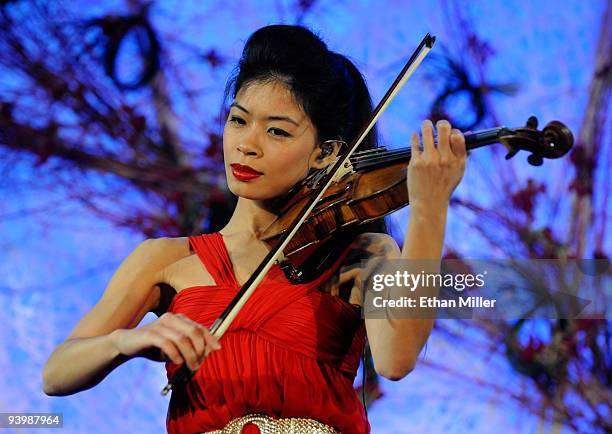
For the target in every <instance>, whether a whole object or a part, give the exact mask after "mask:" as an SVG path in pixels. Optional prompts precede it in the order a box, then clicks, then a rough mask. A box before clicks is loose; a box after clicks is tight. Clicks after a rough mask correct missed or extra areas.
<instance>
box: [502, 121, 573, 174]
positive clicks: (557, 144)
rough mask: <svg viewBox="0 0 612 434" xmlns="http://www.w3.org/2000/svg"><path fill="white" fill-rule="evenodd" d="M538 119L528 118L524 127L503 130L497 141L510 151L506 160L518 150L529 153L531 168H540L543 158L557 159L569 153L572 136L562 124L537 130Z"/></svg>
mask: <svg viewBox="0 0 612 434" xmlns="http://www.w3.org/2000/svg"><path fill="white" fill-rule="evenodd" d="M537 128H538V119H537V118H536V117H535V116H531V117H529V119H527V122H526V124H525V126H524V127H522V128H515V129H504V130H503V133H502V134H501V135H500V137H499V141H500V142H502V143H504V144H505V145H506V146H508V148H509V149H510V152H509V153H508V155H506V160H509V159H510V158H512V157H514V155H516V154H517V153H518V151H520V150H525V151H529V152H531V155H529V157H527V161H528V162H529V164H531V165H532V166H541V165H542V163H543V161H544V158H559V157H562V156H564V155H565V154H567V153H568V152H569V150H570V149H571V147H572V146H573V144H574V135H573V134H572V132H571V131H570V129H569V128H568V127H567V126H566V125H565V124H564V123H562V122H559V121H551V122H549V123H548V124H546V126H545V127H544V129H543V130H542V131H539V130H538V129H537Z"/></svg>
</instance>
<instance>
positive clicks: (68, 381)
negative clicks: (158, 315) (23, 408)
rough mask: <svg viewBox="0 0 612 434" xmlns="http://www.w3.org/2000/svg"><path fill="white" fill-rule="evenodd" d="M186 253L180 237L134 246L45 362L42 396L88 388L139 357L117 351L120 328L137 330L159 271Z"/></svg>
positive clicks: (155, 291)
mask: <svg viewBox="0 0 612 434" xmlns="http://www.w3.org/2000/svg"><path fill="white" fill-rule="evenodd" d="M188 254H189V246H188V244H187V240H186V239H184V238H182V239H181V238H176V239H171V238H159V239H149V240H145V241H143V242H142V243H141V244H140V245H138V247H136V249H134V251H133V252H132V253H131V254H130V255H129V256H128V257H127V258H126V259H125V260H124V261H123V262H122V264H121V265H120V266H119V268H118V269H117V271H116V272H115V273H114V275H113V277H112V279H111V281H110V283H109V284H108V287H107V288H106V290H105V292H104V294H103V296H102V298H101V299H100V300H99V302H98V303H97V304H96V305H95V306H94V307H93V308H92V309H91V310H90V311H89V312H88V313H87V314H86V315H85V317H83V318H82V319H81V321H80V322H79V323H78V324H77V326H76V327H75V328H74V330H73V331H72V332H71V333H70V335H69V336H68V338H67V339H66V340H65V341H64V342H63V343H62V344H60V345H59V346H58V347H57V348H56V349H55V351H53V353H52V354H51V356H50V357H49V359H48V360H47V362H46V364H45V367H44V369H43V389H44V392H45V393H46V394H48V395H68V394H72V393H76V392H79V391H82V390H85V389H88V388H90V387H93V386H94V385H96V384H97V383H99V382H100V381H101V380H102V379H103V378H104V377H105V376H106V375H108V373H110V372H111V371H112V370H113V369H115V368H116V367H117V366H119V365H120V364H122V363H123V362H125V361H126V360H129V359H130V358H132V357H134V356H136V355H138V354H136V352H134V354H125V353H127V352H126V351H123V352H122V348H121V346H120V345H119V344H120V343H122V342H123V339H122V338H123V337H124V332H125V331H127V330H125V329H131V328H133V327H136V325H138V324H139V323H140V321H141V320H142V318H143V317H144V316H145V314H146V313H147V312H149V311H152V310H154V309H156V307H157V304H158V302H159V296H160V291H159V287H158V286H157V285H156V284H157V283H159V282H162V281H164V276H163V270H164V268H165V267H167V266H168V265H170V264H172V263H173V262H175V261H177V260H179V259H180V258H182V257H184V256H187V255H188ZM128 352H129V351H128ZM168 352H172V349H170V350H169V351H168ZM177 360H178V358H177Z"/></svg>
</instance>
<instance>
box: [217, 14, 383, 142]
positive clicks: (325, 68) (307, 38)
mask: <svg viewBox="0 0 612 434" xmlns="http://www.w3.org/2000/svg"><path fill="white" fill-rule="evenodd" d="M257 81H264V82H265V81H279V82H281V83H283V84H285V85H286V86H287V87H288V88H289V90H290V91H291V92H292V94H293V96H294V98H295V99H296V101H297V103H298V104H300V106H301V107H302V109H303V110H304V112H305V113H306V114H307V115H308V117H309V118H310V120H311V121H312V123H313V124H314V126H315V127H316V130H317V141H318V142H319V143H320V142H322V141H325V140H332V139H342V140H344V141H345V142H347V143H350V142H351V141H352V140H353V139H354V138H355V136H356V135H357V134H358V133H359V131H360V129H361V127H362V126H363V124H364V123H365V121H366V120H367V119H368V117H369V115H370V113H371V111H372V99H371V98H370V92H369V91H368V88H367V86H366V83H365V80H364V78H363V76H362V75H361V73H360V72H359V70H358V69H357V68H356V67H355V65H354V64H353V63H352V62H351V61H350V60H349V59H347V58H346V57H345V56H343V55H341V54H338V53H335V52H333V51H330V50H329V49H328V48H327V45H325V43H324V42H323V41H322V40H321V38H319V37H318V36H317V35H315V34H314V33H312V32H311V31H310V30H308V29H307V28H305V27H301V26H289V25H271V26H267V27H263V28H261V29H259V30H257V31H256V32H255V33H253V34H252V35H251V36H250V37H249V39H248V40H247V42H246V44H245V46H244V50H243V51H242V56H241V58H240V62H239V63H238V66H237V68H236V70H235V71H234V74H233V75H232V77H231V78H230V80H229V81H228V83H227V86H226V88H225V101H226V102H227V99H228V97H229V96H230V95H231V96H232V98H235V97H236V94H237V93H238V91H240V89H241V88H242V87H244V86H248V85H249V84H251V83H253V82H257ZM376 146H377V139H376V131H374V130H373V131H372V132H370V134H369V135H368V137H367V138H366V139H365V140H364V142H363V143H362V144H361V146H360V147H359V149H360V150H365V149H370V148H373V147H376Z"/></svg>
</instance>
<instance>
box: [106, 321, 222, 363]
mask: <svg viewBox="0 0 612 434" xmlns="http://www.w3.org/2000/svg"><path fill="white" fill-rule="evenodd" d="M113 338H114V339H113V342H114V345H115V347H116V348H117V350H118V351H119V352H120V353H121V354H123V355H124V356H128V357H145V358H147V359H149V360H153V361H157V362H165V361H169V360H170V361H172V362H173V363H176V364H179V365H180V364H182V363H187V366H188V367H189V369H191V370H192V371H196V370H197V369H198V368H199V367H200V365H201V364H202V361H203V360H204V358H205V357H206V356H207V355H208V354H209V353H210V352H211V351H215V350H219V349H220V348H221V345H220V344H219V341H218V339H217V338H215V337H214V336H213V335H212V334H211V333H210V331H209V330H208V328H206V327H204V326H203V325H201V324H200V323H198V322H196V321H193V320H191V319H189V318H188V317H186V316H185V315H182V314H174V313H170V312H166V313H164V314H163V315H162V316H161V317H159V319H157V320H155V321H153V322H152V323H150V324H147V325H146V326H143V327H137V328H133V329H119V330H115V331H114V332H113Z"/></svg>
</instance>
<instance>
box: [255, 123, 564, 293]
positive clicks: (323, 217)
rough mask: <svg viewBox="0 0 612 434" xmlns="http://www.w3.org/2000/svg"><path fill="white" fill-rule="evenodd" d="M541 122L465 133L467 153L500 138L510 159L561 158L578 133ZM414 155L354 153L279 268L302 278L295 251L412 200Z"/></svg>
mask: <svg viewBox="0 0 612 434" xmlns="http://www.w3.org/2000/svg"><path fill="white" fill-rule="evenodd" d="M537 126H538V120H537V118H536V117H535V116H531V117H530V118H529V119H528V120H527V122H526V125H525V126H524V127H521V128H506V127H497V128H490V129H486V130H482V131H476V132H473V133H468V134H465V136H464V137H465V144H466V149H467V150H468V152H469V151H470V150H472V149H476V148H481V147H484V146H487V145H490V144H494V143H502V144H504V145H505V146H506V147H507V148H508V149H509V152H508V154H507V155H506V160H508V159H510V158H512V157H514V156H515V155H516V154H517V153H518V152H519V151H521V150H525V151H528V152H530V153H531V154H530V155H529V157H528V158H527V161H528V162H529V163H530V164H531V165H533V166H541V165H542V163H543V160H544V158H550V159H552V158H559V157H562V156H563V155H565V154H567V152H568V151H569V150H570V149H571V147H572V145H573V143H574V137H573V135H572V132H571V131H570V129H569V128H567V127H566V126H565V125H564V124H563V123H562V122H559V121H552V122H550V123H548V124H547V125H546V126H545V127H544V129H543V130H542V131H539V130H538V129H537ZM410 154H411V151H410V148H405V149H397V150H392V151H388V150H387V149H386V148H382V147H381V148H374V149H368V150H366V151H361V152H355V153H354V154H353V156H352V157H350V159H349V161H348V162H347V163H345V164H344V166H343V167H342V170H341V171H339V172H338V173H337V174H336V175H335V178H334V180H332V184H331V185H330V187H329V188H328V189H327V190H326V191H325V193H324V195H323V197H322V198H321V199H320V200H319V201H318V202H317V204H316V205H315V207H314V209H313V210H312V211H311V213H310V215H309V217H308V218H307V219H306V220H305V221H304V223H303V224H302V225H301V226H300V228H299V230H298V231H297V232H296V234H295V235H294V236H293V238H292V239H291V241H290V242H289V243H288V245H287V247H285V249H284V250H283V252H284V254H285V257H286V261H285V263H284V264H281V268H283V271H285V274H286V276H287V278H288V279H289V280H290V281H291V282H292V283H304V281H303V280H301V279H300V277H301V276H302V275H303V272H302V271H299V270H298V269H297V268H296V267H295V266H294V265H292V264H290V263H288V262H287V261H288V260H289V259H290V258H291V256H292V255H295V254H296V253H297V252H301V251H302V250H303V249H306V248H307V247H311V246H315V245H317V244H320V243H322V242H325V241H327V240H328V239H329V238H330V237H332V236H334V235H335V234H336V232H339V231H343V230H350V229H352V228H353V227H355V226H359V225H364V224H367V223H370V222H372V221H374V220H377V219H379V218H382V217H384V216H386V215H387V214H391V213H393V212H395V211H397V210H398V209H400V208H403V207H404V206H406V205H408V203H409V198H408V189H407V188H406V176H407V163H408V161H409V160H410ZM332 165H333V164H332ZM330 166H331V165H330ZM325 174H326V172H325V170H320V171H318V172H315V173H313V174H311V175H309V176H308V177H306V178H305V179H304V180H303V181H302V182H301V183H300V184H299V185H298V186H296V187H294V188H292V189H291V190H290V191H289V193H288V194H287V195H285V196H284V197H283V198H282V199H281V200H280V202H281V203H283V206H282V207H280V209H279V210H278V211H279V212H278V214H279V218H278V219H277V220H275V221H274V222H273V223H272V224H271V225H270V226H269V227H268V228H267V229H266V230H265V231H264V232H263V234H262V235H261V236H260V238H259V239H260V240H262V241H264V242H265V243H266V244H268V246H269V247H270V248H273V247H274V246H275V245H276V244H277V242H278V239H279V237H280V236H281V235H282V234H283V233H284V232H285V231H286V230H287V228H288V227H289V225H290V224H291V222H292V221H293V220H294V219H295V218H296V216H297V214H298V213H299V211H300V210H301V209H302V208H303V206H304V203H305V202H306V201H307V200H308V198H309V197H310V196H311V195H312V192H313V191H314V190H316V188H317V187H318V184H319V182H320V181H321V179H322V178H323V177H324V176H325Z"/></svg>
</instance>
